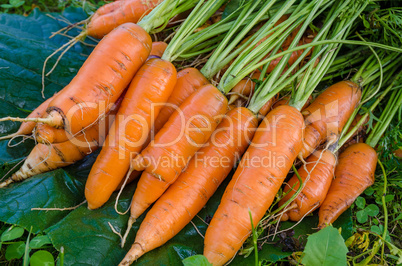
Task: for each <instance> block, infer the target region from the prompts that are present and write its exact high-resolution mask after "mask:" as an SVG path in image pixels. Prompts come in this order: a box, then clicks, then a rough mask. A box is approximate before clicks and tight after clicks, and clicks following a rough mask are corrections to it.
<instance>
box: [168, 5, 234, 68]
mask: <svg viewBox="0 0 402 266" xmlns="http://www.w3.org/2000/svg"><path fill="white" fill-rule="evenodd" d="M226 1H227V0H209V1H207V2H205V3H204V1H198V4H197V5H196V6H195V7H194V9H193V10H192V11H191V13H190V15H189V16H188V17H187V19H186V20H185V21H184V22H183V24H182V25H181V26H180V27H179V29H178V31H177V33H176V34H175V35H174V37H173V39H172V40H171V41H170V43H169V45H168V46H167V48H166V50H165V52H164V53H163V56H162V59H164V60H167V61H170V62H172V61H173V60H175V59H176V58H177V57H178V56H179V55H180V54H178V53H177V52H178V50H179V48H180V46H181V45H182V44H183V43H184V42H185V41H186V40H188V38H190V36H191V34H192V33H193V32H194V30H195V29H197V28H198V27H200V26H201V25H202V24H204V23H205V22H206V21H207V20H208V19H209V18H210V17H211V16H212V15H213V14H214V13H215V12H216V11H217V10H218V9H219V7H221V6H222V5H223V3H225V2H226Z"/></svg>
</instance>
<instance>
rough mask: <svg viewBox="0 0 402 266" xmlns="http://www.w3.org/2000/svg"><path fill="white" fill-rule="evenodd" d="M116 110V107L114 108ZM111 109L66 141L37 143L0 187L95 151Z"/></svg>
mask: <svg viewBox="0 0 402 266" xmlns="http://www.w3.org/2000/svg"><path fill="white" fill-rule="evenodd" d="M115 110H117V108H116V109H115ZM115 113H116V112H115V111H111V112H110V113H109V114H108V115H107V116H106V117H105V119H102V120H101V121H99V123H97V124H95V125H93V126H92V127H91V128H89V129H87V130H86V131H85V133H83V134H79V135H78V136H76V137H75V138H74V139H71V140H69V141H66V142H62V143H56V144H52V145H46V144H42V143H38V144H37V145H36V146H35V147H34V148H33V150H32V151H31V153H30V154H29V155H28V157H27V158H26V160H25V162H24V164H23V165H22V166H21V168H20V169H19V170H18V171H17V172H15V173H14V174H13V175H12V176H11V177H10V178H9V179H7V180H5V181H4V182H2V183H1V184H0V188H2V187H5V186H8V185H9V184H11V183H13V182H18V181H22V180H25V179H28V178H30V177H32V176H34V175H37V174H41V173H45V172H49V171H52V170H54V169H57V168H61V167H65V166H67V165H71V164H73V163H75V162H77V161H79V160H81V159H83V158H84V157H85V156H86V155H88V154H90V153H92V152H94V151H96V150H97V149H98V148H99V147H100V146H101V145H102V143H103V141H104V140H105V137H106V135H107V133H108V131H109V125H110V123H111V122H112V121H113V119H114V114H115Z"/></svg>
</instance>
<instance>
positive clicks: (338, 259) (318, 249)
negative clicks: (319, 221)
mask: <svg viewBox="0 0 402 266" xmlns="http://www.w3.org/2000/svg"><path fill="white" fill-rule="evenodd" d="M347 252H348V249H347V247H346V245H345V243H344V240H343V238H342V236H341V235H340V234H339V231H338V230H337V229H335V228H333V227H332V226H328V227H326V228H324V229H322V230H320V231H319V232H317V233H315V234H312V235H310V236H309V237H308V239H307V245H306V248H305V249H304V257H303V260H302V263H303V264H304V265H322V266H325V265H328V266H337V265H339V266H343V265H346V253H347Z"/></svg>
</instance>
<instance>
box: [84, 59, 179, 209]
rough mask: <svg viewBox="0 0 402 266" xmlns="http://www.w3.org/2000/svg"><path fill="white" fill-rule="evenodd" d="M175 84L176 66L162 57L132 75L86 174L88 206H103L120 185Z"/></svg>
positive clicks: (92, 207) (148, 62) (149, 61)
mask: <svg viewBox="0 0 402 266" xmlns="http://www.w3.org/2000/svg"><path fill="white" fill-rule="evenodd" d="M175 83H176V69H175V67H174V66H173V65H172V64H171V63H170V62H167V61H165V60H162V59H157V58H154V59H150V60H148V61H147V62H146V63H145V64H144V65H143V66H142V67H141V68H140V70H139V71H138V73H137V75H135V77H134V79H133V80H132V82H131V84H130V86H129V88H128V90H127V92H126V95H125V97H124V100H123V102H122V105H121V107H120V109H119V112H118V113H117V119H116V120H115V122H114V124H113V125H112V128H113V129H114V130H112V131H111V133H110V134H109V135H108V136H107V138H106V142H105V145H104V147H103V148H102V151H101V153H100V154H99V156H98V158H97V159H96V161H95V164H94V165H93V166H92V169H91V172H90V174H89V176H88V180H87V183H86V186H85V197H86V199H87V201H88V207H89V208H90V209H96V208H98V207H100V206H102V205H103V204H104V203H105V202H106V201H107V200H108V199H109V197H110V195H111V194H112V193H113V191H114V190H115V189H116V188H117V186H118V185H119V184H120V182H121V180H122V179H123V178H124V176H125V175H126V173H127V171H128V169H129V168H130V161H131V159H132V157H133V155H135V154H136V153H138V152H139V151H140V150H141V147H142V145H143V143H144V142H145V140H146V137H147V136H148V131H149V130H150V127H151V125H152V124H153V121H152V120H153V119H154V118H153V117H154V116H157V115H158V113H159V111H160V109H161V104H162V103H165V102H166V101H167V99H168V97H169V95H170V94H171V92H172V90H173V88H174V85H175Z"/></svg>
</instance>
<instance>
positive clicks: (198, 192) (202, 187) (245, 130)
mask: <svg viewBox="0 0 402 266" xmlns="http://www.w3.org/2000/svg"><path fill="white" fill-rule="evenodd" d="M257 125H258V122H257V119H256V117H255V115H254V114H253V113H251V112H250V111H249V110H248V109H246V108H243V107H240V108H236V109H234V110H232V111H229V112H228V113H227V114H226V116H225V117H224V118H223V120H222V122H221V123H220V124H219V125H218V127H217V128H216V130H215V132H214V133H213V135H212V137H211V138H210V140H209V141H208V143H207V144H206V145H205V146H204V147H203V148H201V149H200V150H199V151H198V153H197V155H196V156H195V157H193V158H192V159H191V161H190V162H189V165H188V167H187V168H186V170H185V171H183V173H182V174H181V175H180V176H179V178H178V179H177V181H176V182H175V183H174V184H173V185H172V186H170V187H169V189H168V190H167V191H166V192H165V193H164V194H163V195H162V196H161V197H160V198H159V200H158V201H156V203H155V204H154V206H153V207H152V208H151V209H150V211H149V212H148V213H147V215H146V217H145V219H144V221H143V222H142V224H141V227H140V229H139V231H138V232H137V235H136V239H135V241H134V244H133V245H132V248H131V249H130V251H129V252H128V253H127V255H126V257H125V258H124V259H123V261H122V262H121V263H120V265H129V264H131V263H132V262H133V261H134V260H136V259H138V258H139V257H140V256H142V255H143V254H144V253H146V252H148V251H150V250H152V249H154V248H156V247H159V246H161V245H163V244H164V243H166V242H167V241H168V240H169V239H171V238H172V237H174V236H175V235H176V234H177V233H178V232H180V230H181V229H183V228H184V227H185V226H186V225H187V224H188V223H189V222H190V221H191V220H192V219H193V218H194V216H195V215H196V214H197V213H198V212H199V211H200V210H201V209H202V208H203V207H204V206H205V204H206V203H207V201H208V200H209V198H210V197H211V196H212V195H213V194H214V193H215V191H216V190H217V188H218V187H219V185H220V184H221V183H222V181H223V180H224V179H225V178H226V176H227V175H228V174H229V173H230V171H231V169H232V168H233V166H234V164H235V163H236V160H237V159H238V158H239V157H240V156H241V155H242V154H243V153H244V151H245V150H246V148H247V146H248V144H249V141H250V140H251V138H252V137H253V135H254V131H255V129H256V128H257ZM213 161H214V162H215V163H213ZM130 220H131V218H130ZM132 222H133V221H132V220H131V221H130V222H129V227H128V230H129V229H130V227H131V224H132ZM126 235H127V233H126ZM123 245H124V243H123Z"/></svg>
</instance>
